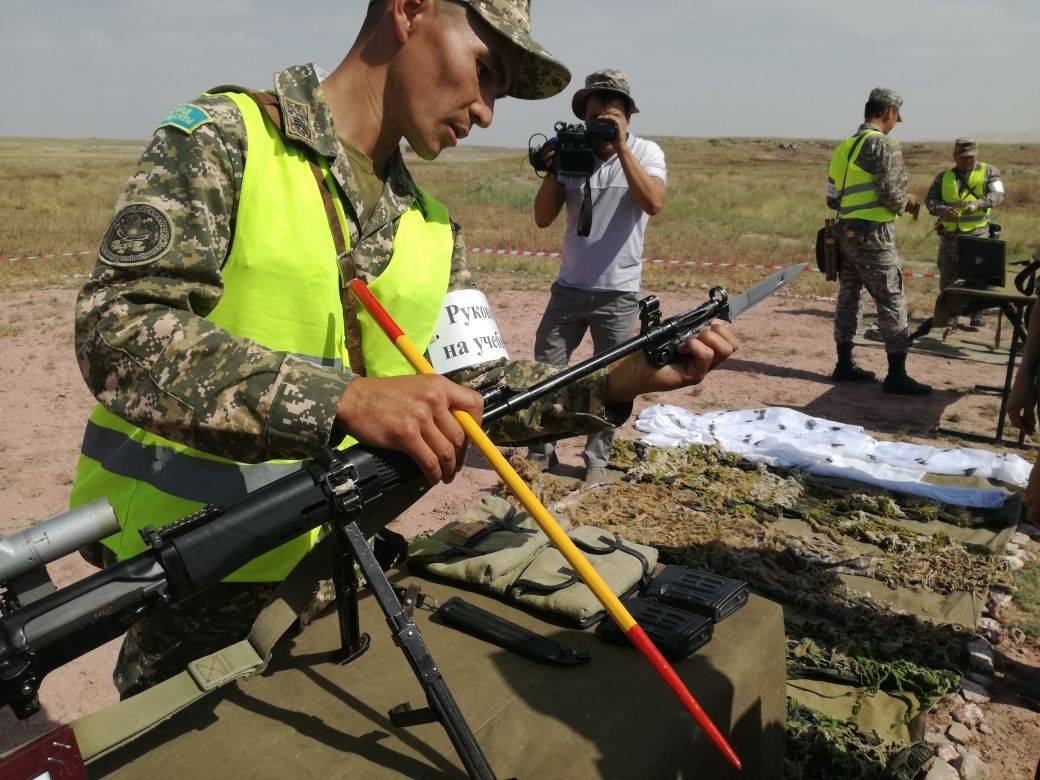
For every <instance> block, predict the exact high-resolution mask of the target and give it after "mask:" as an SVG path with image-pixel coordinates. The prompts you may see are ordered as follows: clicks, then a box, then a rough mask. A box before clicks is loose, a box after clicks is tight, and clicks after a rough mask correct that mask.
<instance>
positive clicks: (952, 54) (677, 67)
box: [0, 0, 1040, 146]
mask: <svg viewBox="0 0 1040 780" xmlns="http://www.w3.org/2000/svg"><path fill="white" fill-rule="evenodd" d="M533 6H534V7H533V12H534V32H535V37H536V38H537V39H538V40H539V41H540V42H542V43H543V44H544V45H545V46H546V47H547V48H548V49H549V50H550V51H552V52H553V53H554V54H556V55H557V56H558V57H560V58H561V59H562V60H563V61H564V62H565V63H566V64H567V65H568V66H569V67H570V68H571V71H572V73H573V74H574V81H572V83H571V86H570V87H569V88H568V89H567V91H566V92H564V94H563V95H562V96H559V97H557V98H554V99H552V100H548V101H539V102H536V103H529V102H526V101H519V100H506V101H503V102H500V103H499V105H498V106H497V107H496V111H495V122H494V126H493V127H492V128H491V129H490V130H485V131H479V130H477V131H475V132H474V133H473V135H472V136H470V140H469V142H470V143H478V144H486V145H499V146H525V145H526V143H527V138H528V136H529V135H530V134H531V133H532V132H535V131H545V130H549V129H551V127H552V124H553V122H554V121H556V120H558V119H565V118H568V115H569V114H570V109H569V106H570V98H569V95H570V94H571V93H573V91H574V89H576V88H578V87H579V86H581V82H582V80H583V79H584V76H585V74H586V73H588V72H589V71H592V70H595V69H599V68H602V67H609V66H617V67H621V68H623V69H625V70H626V71H628V73H629V75H630V76H631V79H632V84H633V90H634V94H635V97H636V100H637V101H638V103H639V106H640V108H641V109H642V113H641V114H640V115H639V116H638V117H636V120H635V121H634V123H633V130H634V131H635V132H636V133H646V134H651V135H688V136H786V137H804V136H808V137H823V138H835V137H838V136H844V135H848V134H849V133H851V132H852V131H853V130H854V129H855V127H856V125H857V124H858V121H859V117H860V115H861V111H862V106H863V103H864V100H865V98H866V95H867V92H868V91H869V90H870V88H871V87H873V86H875V85H879V84H880V85H885V86H891V87H893V88H894V89H896V90H897V91H899V92H900V93H901V94H902V95H903V98H904V100H905V101H906V102H905V106H904V116H905V120H906V121H905V122H904V124H903V125H902V126H901V127H899V128H898V129H897V131H896V135H897V137H900V138H904V139H944V140H945V139H951V138H953V137H955V136H958V135H967V134H972V133H974V134H977V135H979V136H980V137H982V138H994V139H996V138H1000V139H1001V140H1022V139H1024V138H1029V139H1032V140H1037V141H1040V99H1038V98H1040V87H1038V84H1037V79H1038V78H1040V0H988V1H987V0H899V1H895V0H874V2H871V3H846V2H836V0H786V2H775V1H773V2H764V1H758V2H745V1H743V0H642V2H640V1H639V0H588V1H585V0H534V2H533ZM364 7H365V2H364V0H339V1H338V2H334V1H333V0H307V2H294V3H288V2H281V3H274V2H263V1H262V0H205V1H203V0H161V1H160V0H134V1H133V2H130V0H94V2H83V0H75V1H74V0H52V1H50V2H48V0H34V1H33V2H28V1H27V0H0V9H2V11H0V73H2V74H3V77H2V78H0V106H2V110H0V135H19V136H52V137H86V136H95V137H103V138H146V137H148V136H149V135H150V133H151V131H152V129H153V128H154V127H155V125H156V124H157V123H158V121H159V120H160V119H161V118H162V117H163V116H164V115H165V114H166V112H167V111H168V110H169V109H170V108H171V107H172V106H175V105H177V104H179V103H182V102H185V101H188V100H190V99H191V98H192V97H194V96H195V95H197V94H198V93H199V92H201V91H203V90H204V89H206V88H208V87H212V86H216V85H218V84H227V83H234V84H242V85H247V86H255V87H267V86H269V85H270V83H271V74H272V73H273V72H274V71H276V70H279V69H281V68H283V67H286V66H288V65H292V64H295V63H299V62H308V61H313V62H316V63H318V64H320V65H322V66H324V67H326V68H329V69H331V68H333V67H334V66H335V65H336V64H337V63H338V62H339V61H340V59H341V58H342V56H343V54H344V53H345V52H346V50H347V49H348V48H349V46H350V43H351V42H352V40H353V36H354V33H355V32H356V29H357V27H358V24H359V23H360V19H361V17H362V13H363V10H364Z"/></svg>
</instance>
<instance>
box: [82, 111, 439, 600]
mask: <svg viewBox="0 0 1040 780" xmlns="http://www.w3.org/2000/svg"><path fill="white" fill-rule="evenodd" d="M226 96H227V97H228V98H230V99H231V100H232V101H234V102H235V104H236V105H237V106H238V108H239V110H240V111H241V113H242V118H243V122H244V124H245V129H246V138H247V142H248V147H247V149H248V153H247V157H246V167H245V172H244V175H243V179H242V190H241V193H240V196H239V207H238V217H237V222H236V228H235V236H234V240H233V243H232V246H231V249H230V251H229V253H228V259H227V261H226V262H225V264H224V267H223V269H222V272H221V273H222V277H223V282H224V290H223V293H222V295H221V298H220V301H219V302H218V304H217V306H216V307H215V308H214V309H213V311H212V312H210V314H209V315H208V316H207V317H206V319H208V320H209V321H210V322H213V323H214V324H216V325H219V326H220V327H221V328H223V329H224V330H226V331H227V332H228V333H230V334H232V335H234V336H237V337H241V338H249V339H252V340H253V341H256V342H258V343H260V344H262V345H263V346H265V347H267V348H269V349H272V350H275V351H279V352H287V353H291V354H293V355H296V356H298V357H301V358H302V359H304V360H308V361H310V362H314V363H320V364H322V365H327V366H337V367H338V366H343V365H347V364H349V358H348V356H347V351H346V346H345V335H344V322H343V308H342V307H343V303H342V299H341V294H342V289H343V287H342V283H341V279H340V266H339V263H338V261H337V258H336V250H335V246H334V244H333V240H332V234H331V231H330V229H329V224H328V220H327V218H326V216H325V209H324V205H323V203H322V198H321V193H320V191H319V189H318V187H317V186H316V184H315V181H314V175H313V173H312V172H311V168H310V163H309V159H308V157H307V156H306V154H305V153H304V152H303V151H302V150H301V149H300V148H299V147H297V146H295V145H293V144H286V143H285V141H284V139H283V138H282V136H281V134H280V133H279V132H278V130H277V129H276V128H275V127H274V125H273V124H272V123H271V122H270V120H268V119H267V117H266V116H264V115H263V114H262V113H261V112H260V110H259V109H258V108H257V106H256V104H255V103H254V102H253V100H252V99H251V98H249V97H248V96H246V95H240V94H237V93H226ZM321 164H322V166H323V171H324V173H325V176H326V180H327V181H329V182H332V179H331V174H330V173H329V171H328V168H327V163H326V162H325V161H324V160H323V159H322V160H321ZM330 189H331V191H332V192H333V194H334V198H333V201H334V204H335V208H336V212H337V216H338V217H339V219H340V222H341V225H342V226H343V233H344V236H345V237H347V236H349V231H348V230H347V227H346V217H345V215H344V212H343V206H342V203H340V201H339V197H338V192H337V190H336V187H335V186H331V187H330ZM271 193H277V194H278V197H276V198H272V197H270V194H271ZM420 197H421V199H422V204H423V206H424V207H425V211H426V215H425V216H424V215H423V212H422V211H420V210H419V208H418V206H417V205H415V206H413V207H412V208H410V209H409V210H408V211H406V212H405V213H404V214H403V215H402V216H401V219H400V222H399V224H398V228H397V233H396V236H395V238H394V243H393V253H392V259H391V262H390V264H389V265H388V266H387V268H386V270H385V271H384V272H383V273H382V274H381V275H380V276H379V278H377V279H376V280H374V281H373V282H372V283H371V285H370V287H371V288H372V290H373V292H374V293H375V294H376V296H378V297H379V299H380V300H381V301H382V302H383V303H384V304H385V305H386V307H387V308H388V309H389V310H390V311H391V312H393V314H394V318H395V319H397V320H398V322H399V323H400V324H401V326H402V327H403V328H404V330H405V331H406V332H407V333H409V335H410V336H411V337H412V339H413V340H414V341H415V342H416V344H417V345H418V346H419V347H420V349H425V348H426V346H427V345H428V344H429V341H430V339H431V338H432V336H433V330H434V328H435V327H436V324H437V317H438V315H439V313H440V307H441V303H442V301H443V300H444V295H445V294H446V292H447V288H448V277H449V274H450V271H451V257H452V251H453V246H454V235H453V233H452V229H451V223H450V222H449V219H448V213H447V210H446V209H445V208H444V206H443V205H441V204H440V203H439V202H437V201H436V200H435V199H434V198H432V197H430V196H429V195H428V194H426V193H424V192H420ZM358 321H359V323H360V326H361V332H362V350H363V353H364V356H365V368H366V372H367V374H368V375H369V376H373V377H379V376H394V375H401V374H411V373H413V372H412V369H411V368H410V367H409V366H408V364H407V363H406V362H405V361H404V359H403V358H401V356H400V355H399V353H398V352H397V349H396V348H395V347H394V346H393V345H392V344H391V343H390V342H389V341H388V340H387V339H386V337H385V336H384V335H383V334H382V331H380V330H379V329H378V327H377V326H376V325H375V323H374V322H372V320H371V318H370V317H368V315H367V314H366V313H363V312H359V314H358ZM353 443H354V442H353V440H350V439H348V440H346V441H345V442H344V443H343V444H342V445H341V446H344V447H346V446H350V445H351V444H353ZM299 468H300V462H299V461H269V462H267V463H259V464H244V463H237V462H235V461H231V460H228V459H227V458H221V457H218V456H215V455H212V454H209V453H205V452H201V451H199V450H197V449H194V448H191V447H187V446H185V445H183V444H178V443H177V442H174V441H171V440H169V439H165V438H163V437H161V436H156V435H154V434H151V433H148V432H146V431H144V430H142V429H141V428H138V427H137V426H134V425H132V424H131V423H128V422H126V421H125V420H123V419H121V418H119V417H117V416H116V415H114V414H112V413H111V412H109V411H107V410H106V409H104V408H103V407H101V406H98V407H97V408H95V410H94V412H93V414H91V417H90V421H89V422H88V423H87V429H86V432H85V434H84V438H83V446H82V449H81V453H80V458H79V462H78V464H77V467H76V483H75V485H74V487H73V490H72V496H71V499H70V503H71V505H72V506H79V505H81V504H84V503H87V502H89V501H92V500H94V499H96V498H99V497H102V496H104V497H107V498H108V499H109V500H110V501H111V502H112V505H113V507H114V508H115V512H116V516H117V517H118V518H119V521H120V526H121V528H122V531H121V532H120V533H119V534H116V535H115V536H111V537H109V538H107V539H105V540H104V541H103V543H104V544H105V546H107V547H108V548H109V549H110V550H112V551H113V552H114V553H115V554H116V556H117V557H118V558H119V559H124V558H127V557H130V556H132V555H136V554H137V553H139V552H141V551H143V550H144V547H145V546H144V542H143V541H142V540H141V537H140V530H141V529H142V528H143V527H144V526H146V525H152V526H155V527H161V526H163V525H166V524H167V523H170V522H173V521H174V520H176V519H178V518H180V517H183V516H184V515H186V514H189V513H191V512H194V511H196V510H197V509H199V508H200V507H202V506H203V505H205V504H209V503H215V504H224V503H227V502H229V501H233V500H235V499H236V498H239V497H241V496H243V495H245V494H246V493H247V492H249V491H252V490H255V489H257V488H258V487H261V486H263V485H265V484H267V483H269V482H272V481H274V480H275V479H278V478H279V477H281V476H284V475H285V474H287V473H290V472H291V471H295V470H297V469H299ZM317 537H318V531H313V532H310V533H308V534H304V535H302V536H300V537H298V538H297V539H294V540H292V541H289V542H287V543H286V544H284V545H282V546H281V547H279V548H277V549H275V550H272V551H270V552H268V553H266V554H264V555H262V556H260V557H259V558H256V559H255V560H253V561H250V562H249V563H248V564H246V565H245V566H243V567H242V568H241V569H239V570H238V571H236V572H234V573H233V574H232V575H231V576H230V577H228V578H227V579H228V581H232V582H271V581H279V580H281V579H284V578H285V576H286V574H288V572H289V571H291V570H292V568H293V567H294V566H295V565H296V563H297V562H298V561H299V559H300V558H301V557H303V555H304V554H305V553H306V552H307V551H308V550H309V549H310V548H311V547H312V546H313V545H314V543H315V541H316V540H317Z"/></svg>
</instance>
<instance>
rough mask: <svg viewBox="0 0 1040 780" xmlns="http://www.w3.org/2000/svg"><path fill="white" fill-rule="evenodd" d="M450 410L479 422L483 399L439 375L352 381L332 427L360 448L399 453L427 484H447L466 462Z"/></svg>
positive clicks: (462, 440)
mask: <svg viewBox="0 0 1040 780" xmlns="http://www.w3.org/2000/svg"><path fill="white" fill-rule="evenodd" d="M452 409H459V410H461V411H465V412H469V413H470V414H471V415H473V417H474V418H475V419H476V421H477V422H478V423H479V422H480V419H481V416H482V415H483V412H484V399H483V398H482V397H481V395H480V393H477V392H475V391H473V390H470V389H469V388H466V387H462V386H461V385H457V384H455V383H454V382H452V381H451V380H449V379H445V378H444V377H442V376H396V377H386V378H383V379H369V378H365V377H357V378H355V379H354V380H352V381H351V383H350V384H349V385H347V389H346V392H344V393H343V396H342V398H340V400H339V407H338V409H337V410H336V427H337V430H342V431H345V432H346V433H348V434H349V435H351V436H353V437H354V438H355V439H357V440H358V441H360V442H364V443H365V444H372V445H375V446H377V447H385V448H387V449H390V450H397V451H398V452H403V453H405V454H406V455H408V456H409V457H411V458H412V460H414V461H415V462H416V463H418V464H419V467H420V468H421V469H422V472H423V474H424V475H425V477H426V479H427V481H428V482H429V483H430V484H431V485H433V484H435V483H437V482H439V481H441V480H443V481H444V482H451V481H452V480H453V479H454V478H455V474H457V473H458V471H459V469H461V468H462V465H463V463H464V462H465V460H466V457H465V455H466V435H465V433H463V430H462V426H460V425H459V423H458V421H456V420H455V418H454V417H453V416H452V414H451V410H452Z"/></svg>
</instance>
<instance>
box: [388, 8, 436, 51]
mask: <svg viewBox="0 0 1040 780" xmlns="http://www.w3.org/2000/svg"><path fill="white" fill-rule="evenodd" d="M387 5H388V6H389V8H388V9H387V11H388V13H389V14H390V20H391V23H392V25H393V30H394V38H395V39H396V40H397V43H398V44H399V45H401V46H403V45H404V44H405V42H406V41H407V40H408V39H409V38H411V37H412V34H413V33H414V32H415V27H416V25H417V24H419V22H420V17H421V18H422V19H423V20H425V18H427V17H428V16H431V10H432V6H433V0H389V2H388V3H387Z"/></svg>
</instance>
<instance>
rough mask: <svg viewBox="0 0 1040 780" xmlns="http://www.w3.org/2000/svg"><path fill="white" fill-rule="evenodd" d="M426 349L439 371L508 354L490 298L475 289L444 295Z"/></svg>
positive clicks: (505, 356) (456, 369) (441, 372)
mask: <svg viewBox="0 0 1040 780" xmlns="http://www.w3.org/2000/svg"><path fill="white" fill-rule="evenodd" d="M427 352H428V353H429V356H430V362H431V363H432V364H433V367H434V368H435V369H437V373H438V374H449V373H451V372H452V371H458V370H459V369H460V368H469V367H470V366H476V365H479V364H481V363H488V362H490V361H493V360H499V359H500V358H508V357H509V353H507V352H506V345H505V343H504V342H503V341H502V336H501V335H500V334H499V332H498V325H496V324H495V318H494V315H492V313H491V306H490V304H488V299H487V298H486V297H485V296H484V293H482V292H481V291H480V290H472V289H469V290H453V291H452V292H450V293H448V294H447V295H446V296H444V303H443V304H442V306H441V314H440V317H439V318H438V320H437V327H436V329H435V330H434V331H433V338H432V339H430V346H429V348H428V349H427Z"/></svg>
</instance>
